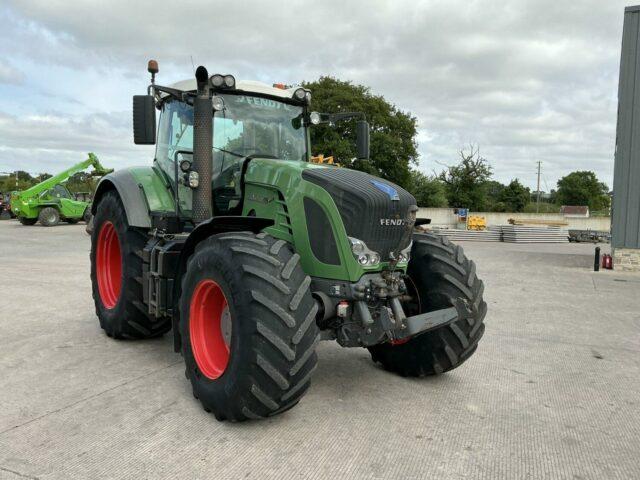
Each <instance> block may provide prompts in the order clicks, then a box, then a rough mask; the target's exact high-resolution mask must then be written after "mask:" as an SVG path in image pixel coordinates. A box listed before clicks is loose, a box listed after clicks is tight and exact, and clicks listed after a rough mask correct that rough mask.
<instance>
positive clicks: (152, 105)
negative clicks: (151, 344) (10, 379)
mask: <svg viewBox="0 0 640 480" xmlns="http://www.w3.org/2000/svg"><path fill="white" fill-rule="evenodd" d="M148 71H149V72H150V73H151V84H150V85H149V87H148V91H147V95H138V96H134V97H133V129H134V142H135V143H136V144H148V145H151V144H155V145H156V153H155V159H154V162H153V166H150V167H137V168H129V169H125V170H119V171H116V172H115V173H112V174H110V175H107V176H106V177H104V178H103V179H102V180H101V182H100V184H99V185H98V187H97V190H96V193H95V198H94V203H93V206H92V212H93V214H94V224H93V229H92V232H91V245H92V247H91V280H92V285H93V297H94V300H95V306H96V313H97V316H98V318H99V320H100V325H101V327H102V328H103V329H104V330H105V332H106V333H107V335H109V336H111V337H114V338H118V339H123V338H138V339H139V338H150V337H156V336H159V335H162V334H164V333H166V332H168V331H169V330H171V329H173V339H174V348H175V350H176V351H181V352H182V355H183V356H184V361H185V364H186V376H187V378H188V379H189V380H190V382H191V385H192V387H193V393H194V396H195V397H196V398H198V399H199V400H200V402H201V403H202V405H203V407H204V409H205V410H206V411H208V412H213V413H214V414H215V416H216V418H217V419H218V420H230V421H241V420H246V419H249V418H252V419H253V418H263V417H268V416H270V415H274V414H277V413H280V412H283V411H285V410H287V409H289V408H291V407H292V406H294V405H295V404H297V403H298V401H299V400H300V398H301V397H302V395H303V394H304V393H305V391H306V390H307V389H308V387H309V384H310V380H311V377H312V374H313V371H314V368H315V366H316V353H315V348H316V345H317V343H318V341H319V340H334V339H335V340H337V342H338V343H339V344H340V345H342V346H345V347H365V348H368V349H369V351H370V352H371V356H372V358H373V360H374V361H377V362H380V363H381V364H382V365H383V366H384V367H385V368H386V369H388V370H390V371H393V372H396V373H398V374H400V375H403V376H421V375H431V374H439V373H442V372H446V371H448V370H451V369H453V368H456V367H457V366H459V365H460V364H462V363H463V362H464V361H465V360H467V359H468V358H469V357H470V356H471V355H472V354H473V353H474V351H475V350H476V347H477V345H478V341H479V340H480V337H481V336H482V334H483V331H484V325H483V319H484V316H485V313H486V309H487V306H486V303H485V302H484V301H483V299H482V293H483V285H482V282H481V281H480V280H479V279H478V278H477V276H476V273H475V265H474V263H473V262H471V261H469V260H468V259H467V258H466V257H465V255H464V253H463V251H462V248H460V247H458V246H455V245H453V244H451V243H450V242H448V241H447V240H446V239H444V238H440V237H438V236H435V235H431V234H418V233H414V225H415V224H416V213H417V210H418V207H417V206H416V201H415V199H414V198H413V196H411V195H410V194H409V193H408V192H406V191H405V190H403V189H402V188H400V187H398V186H396V185H394V184H392V183H390V182H388V181H386V180H383V179H380V178H376V177H373V176H371V175H368V174H365V173H362V172H359V171H354V170H349V169H346V168H340V167H337V166H332V165H328V164H317V163H311V162H310V161H309V160H310V151H311V150H310V145H309V129H310V128H313V126H314V125H316V124H318V123H320V122H329V123H334V122H337V121H348V120H357V122H356V123H355V129H356V132H357V151H358V156H359V157H360V158H368V155H369V125H368V123H367V122H366V120H365V118H364V115H362V114H359V113H338V114H319V113H317V112H312V111H310V108H309V104H310V100H311V92H309V91H308V90H306V89H304V88H293V87H292V88H287V87H284V86H281V85H275V86H273V87H272V86H268V85H265V84H263V83H259V82H251V81H236V79H235V78H234V77H233V76H232V75H220V74H215V75H211V76H210V75H209V74H208V73H207V70H206V69H205V68H204V67H198V69H197V70H196V73H195V79H194V80H187V81H183V82H179V83H177V84H175V85H173V86H172V87H164V86H160V85H157V84H156V83H155V76H156V73H157V72H158V66H157V63H156V62H155V61H153V60H152V61H150V62H149V67H148ZM156 109H157V110H159V111H160V120H159V125H158V129H157V138H156ZM426 222H427V220H418V221H417V223H426Z"/></svg>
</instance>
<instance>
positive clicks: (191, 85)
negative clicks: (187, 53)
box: [170, 78, 301, 99]
mask: <svg viewBox="0 0 640 480" xmlns="http://www.w3.org/2000/svg"><path fill="white" fill-rule="evenodd" d="M170 87H171V88H175V89H176V90H182V91H185V92H195V91H196V89H197V86H196V79H195V78H192V79H189V80H182V81H180V82H176V83H174V84H173V85H170ZM298 88H301V87H300V86H295V87H290V88H287V89H282V88H276V87H273V86H271V85H268V84H266V83H263V82H257V81H255V80H236V88H235V90H236V91H238V90H239V91H242V92H246V93H257V94H261V95H270V96H272V97H280V98H286V99H291V98H292V97H293V92H295V91H296V90H297V89H298Z"/></svg>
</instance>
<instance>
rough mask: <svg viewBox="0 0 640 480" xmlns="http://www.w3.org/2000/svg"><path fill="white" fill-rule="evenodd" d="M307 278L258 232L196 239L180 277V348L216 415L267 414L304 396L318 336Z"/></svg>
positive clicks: (295, 260) (283, 249)
mask: <svg viewBox="0 0 640 480" xmlns="http://www.w3.org/2000/svg"><path fill="white" fill-rule="evenodd" d="M310 282H311V279H310V278H309V277H308V276H307V275H306V274H305V273H304V271H303V270H302V268H301V267H300V256H299V255H298V254H296V253H294V252H293V249H292V248H291V246H290V245H289V244H288V243H286V242H285V241H283V240H276V239H274V238H272V237H270V236H268V235H266V234H264V233H261V234H258V235H254V234H252V233H246V232H243V233H225V234H221V235H216V236H213V237H210V238H208V239H207V240H204V241H203V242H201V243H200V244H198V246H197V248H196V251H195V253H194V254H193V255H192V256H191V257H190V259H189V261H188V264H187V270H186V273H185V275H184V277H183V279H182V293H181V297H180V331H181V337H182V353H183V356H184V360H185V364H186V375H187V378H188V379H189V380H190V381H191V385H192V387H193V394H194V396H195V397H196V398H198V399H199V400H200V402H201V403H202V405H203V407H204V409H205V410H206V411H208V412H213V413H214V414H215V416H216V418H217V419H218V420H230V421H242V420H246V419H249V418H250V419H257V418H263V417H268V416H271V415H275V414H277V413H280V412H283V411H285V410H288V409H289V408H291V407H293V406H294V405H295V404H297V403H298V401H299V400H300V398H301V397H302V396H303V395H304V393H305V392H306V390H307V389H308V387H309V384H310V379H311V375H312V373H313V370H314V369H315V366H316V354H315V347H316V344H317V342H318V339H319V336H318V329H317V327H316V323H315V316H316V312H317V306H316V304H315V302H314V300H313V298H312V296H311V292H310V289H309V285H310Z"/></svg>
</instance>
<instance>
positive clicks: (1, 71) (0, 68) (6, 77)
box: [0, 58, 24, 85]
mask: <svg viewBox="0 0 640 480" xmlns="http://www.w3.org/2000/svg"><path fill="white" fill-rule="evenodd" d="M22 82H24V74H23V73H22V72H21V71H20V70H18V69H17V68H15V67H13V66H12V65H11V64H10V63H9V62H7V61H5V60H3V59H2V58H0V84H2V83H6V84H10V85H20V84H22Z"/></svg>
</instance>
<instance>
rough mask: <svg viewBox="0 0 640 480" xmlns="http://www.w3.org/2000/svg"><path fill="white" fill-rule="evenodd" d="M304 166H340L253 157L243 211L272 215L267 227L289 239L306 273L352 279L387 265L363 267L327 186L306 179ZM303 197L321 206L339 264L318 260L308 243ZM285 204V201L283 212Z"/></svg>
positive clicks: (273, 233) (247, 177)
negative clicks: (355, 254)
mask: <svg viewBox="0 0 640 480" xmlns="http://www.w3.org/2000/svg"><path fill="white" fill-rule="evenodd" d="M307 168H339V167H330V166H325V165H317V164H313V163H307V162H300V161H285V160H272V159H262V158H256V159H253V160H251V162H250V163H249V167H248V168H247V172H246V176H245V198H244V204H243V212H242V214H243V215H249V214H250V213H251V214H254V212H255V216H257V217H264V218H271V219H273V220H274V222H275V224H274V226H272V227H269V228H267V229H266V231H267V232H269V233H270V234H271V235H273V236H274V237H276V238H281V239H283V240H286V241H287V242H291V243H292V244H293V247H294V249H295V251H296V252H297V253H298V254H299V255H300V263H301V265H302V268H303V269H304V271H305V273H307V275H310V276H313V277H320V278H330V279H336V280H344V281H350V282H355V281H357V280H358V279H359V278H360V277H361V276H362V275H363V274H364V273H366V272H376V271H380V270H382V269H383V268H385V267H387V266H388V264H387V263H385V262H383V263H381V264H379V265H378V266H375V267H367V268H363V267H362V266H361V265H360V264H359V263H358V262H357V261H356V259H355V257H354V256H353V253H352V252H351V244H350V242H349V239H348V237H347V232H346V230H345V227H344V224H343V223H342V218H341V216H340V212H339V211H338V208H337V207H336V204H335V203H334V201H333V199H332V198H331V196H330V195H329V193H327V191H326V190H324V189H323V188H321V187H319V186H318V185H315V184H313V183H311V182H307V181H306V180H304V179H303V178H302V172H303V171H304V170H305V169H307ZM304 197H309V198H312V199H313V200H315V201H316V202H318V204H319V205H320V206H321V207H322V208H323V210H324V211H325V213H326V214H327V217H328V219H329V222H330V224H331V228H332V229H333V233H334V236H335V239H336V244H337V246H338V253H339V255H340V265H328V264H326V263H322V262H320V261H319V260H318V259H317V258H316V257H315V256H314V254H313V252H312V250H311V246H310V244H309V234H308V232H307V222H306V218H305V212H304V204H303V199H304ZM284 205H286V211H287V212H288V214H287V213H285V209H284Z"/></svg>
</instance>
